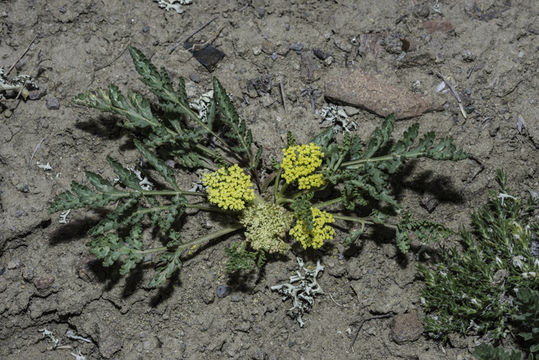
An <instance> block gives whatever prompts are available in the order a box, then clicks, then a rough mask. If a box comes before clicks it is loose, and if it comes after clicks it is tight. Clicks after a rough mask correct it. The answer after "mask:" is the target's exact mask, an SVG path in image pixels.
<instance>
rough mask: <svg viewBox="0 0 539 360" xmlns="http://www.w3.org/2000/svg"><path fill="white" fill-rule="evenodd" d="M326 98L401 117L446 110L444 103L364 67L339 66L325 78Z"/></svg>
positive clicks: (382, 114)
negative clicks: (372, 73)
mask: <svg viewBox="0 0 539 360" xmlns="http://www.w3.org/2000/svg"><path fill="white" fill-rule="evenodd" d="M324 92H325V96H326V98H328V99H330V100H334V101H337V102H340V103H344V104H346V105H352V106H356V107H359V108H362V109H365V110H367V111H370V112H372V113H375V114H377V115H380V116H383V117H386V116H388V115H389V114H391V113H395V117H396V118H397V119H406V118H411V117H415V116H419V115H421V114H424V113H426V112H430V111H440V110H442V105H443V104H442V103H441V102H440V101H435V100H434V99H431V98H428V97H422V96H419V95H417V94H415V93H413V92H411V91H408V90H406V89H403V88H400V87H397V86H393V85H391V83H389V82H387V81H384V80H380V79H378V78H376V77H375V76H373V75H369V74H366V73H364V72H363V71H361V70H348V69H339V70H334V71H332V72H330V73H329V74H328V75H327V76H326V78H325V80H324Z"/></svg>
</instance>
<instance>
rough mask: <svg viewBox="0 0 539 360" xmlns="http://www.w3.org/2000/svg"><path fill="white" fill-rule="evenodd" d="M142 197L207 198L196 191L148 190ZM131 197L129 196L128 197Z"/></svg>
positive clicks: (143, 192)
mask: <svg viewBox="0 0 539 360" xmlns="http://www.w3.org/2000/svg"><path fill="white" fill-rule="evenodd" d="M141 193H142V195H145V196H156V195H160V196H174V195H178V194H181V195H186V196H206V194H204V193H199V192H194V191H185V190H148V191H141ZM127 196H129V195H127Z"/></svg>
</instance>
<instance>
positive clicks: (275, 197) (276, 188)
mask: <svg viewBox="0 0 539 360" xmlns="http://www.w3.org/2000/svg"><path fill="white" fill-rule="evenodd" d="M282 171H283V169H279V172H278V173H277V176H276V178H275V185H274V187H273V201H274V202H275V203H278V199H279V183H280V182H281V172H282Z"/></svg>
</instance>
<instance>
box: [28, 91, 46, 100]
mask: <svg viewBox="0 0 539 360" xmlns="http://www.w3.org/2000/svg"><path fill="white" fill-rule="evenodd" d="M45 95H47V89H39V90H32V91H30V95H28V99H30V100H39V99H41V98H42V97H43V96H45Z"/></svg>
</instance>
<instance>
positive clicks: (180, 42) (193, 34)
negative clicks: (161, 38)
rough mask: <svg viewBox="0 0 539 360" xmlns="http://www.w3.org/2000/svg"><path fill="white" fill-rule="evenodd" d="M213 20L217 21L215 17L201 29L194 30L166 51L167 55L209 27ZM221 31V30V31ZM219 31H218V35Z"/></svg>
mask: <svg viewBox="0 0 539 360" xmlns="http://www.w3.org/2000/svg"><path fill="white" fill-rule="evenodd" d="M215 20H217V16H216V17H214V18H212V19H210V20H209V21H208V22H207V23H205V24H204V25H202V26H201V27H199V28H198V29H197V30H195V31H194V32H193V33H192V34H191V35H189V36H188V37H186V38H185V39H184V40H183V41H178V42H177V43H176V44H174V46H172V47H171V48H170V50H169V51H168V53H169V54H172V53H173V52H174V50H176V48H177V47H178V46H180V45H182V44H184V43H185V42H187V41H189V39H191V38H192V37H193V36H195V35H196V34H198V33H199V32H201V31H202V30H204V29H205V28H206V27H207V26H208V25H210V24H211V23H212V22H214V21H215ZM221 30H222V29H221ZM220 32H221V31H220V30H219V33H220Z"/></svg>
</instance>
